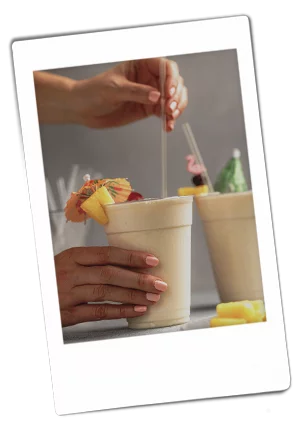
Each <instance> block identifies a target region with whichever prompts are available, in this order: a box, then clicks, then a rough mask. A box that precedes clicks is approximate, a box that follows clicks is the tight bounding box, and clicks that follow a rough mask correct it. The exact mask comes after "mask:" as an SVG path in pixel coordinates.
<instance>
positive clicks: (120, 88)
mask: <svg viewBox="0 0 300 434" xmlns="http://www.w3.org/2000/svg"><path fill="white" fill-rule="evenodd" d="M161 61H163V62H165V66H166V84H165V96H166V98H165V111H166V115H167V122H166V131H167V132H170V131H172V130H173V129H174V127H175V122H176V120H177V119H178V117H179V116H180V115H181V114H182V113H183V111H184V110H185V108H186V106H187V103H188V92H187V88H186V86H185V85H184V81H183V78H182V77H181V76H180V73H179V70H178V66H177V63H176V62H173V61H170V60H167V59H160V58H153V59H142V60H133V61H127V62H123V63H120V64H118V65H117V66H116V67H114V68H112V69H110V70H108V71H105V72H104V73H102V74H100V75H97V76H95V77H92V78H89V79H86V80H72V79H70V78H67V77H62V76H59V75H54V74H49V73H46V72H35V73H34V83H35V90H36V99H37V108H38V116H39V122H40V123H48V124H49V123H50V124H53V123H55V124H62V123H63V124H64V123H72V124H79V125H84V126H87V127H90V128H111V127H119V126H122V125H127V124H129V123H132V122H135V121H138V120H142V119H145V118H147V117H149V116H153V115H154V116H158V117H159V116H161V94H160V82H159V73H160V62H161Z"/></svg>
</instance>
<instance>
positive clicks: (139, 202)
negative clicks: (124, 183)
mask: <svg viewBox="0 0 300 434" xmlns="http://www.w3.org/2000/svg"><path fill="white" fill-rule="evenodd" d="M192 201H193V197H192V196H170V197H165V198H146V199H142V200H131V201H126V202H118V203H110V204H107V205H104V206H105V208H106V207H107V208H110V207H113V206H123V207H125V206H127V207H128V206H132V205H133V204H135V205H137V206H141V205H142V204H147V203H148V204H150V203H151V202H155V203H157V202H159V203H160V204H161V203H168V202H170V203H172V202H178V203H180V204H182V203H190V202H192Z"/></svg>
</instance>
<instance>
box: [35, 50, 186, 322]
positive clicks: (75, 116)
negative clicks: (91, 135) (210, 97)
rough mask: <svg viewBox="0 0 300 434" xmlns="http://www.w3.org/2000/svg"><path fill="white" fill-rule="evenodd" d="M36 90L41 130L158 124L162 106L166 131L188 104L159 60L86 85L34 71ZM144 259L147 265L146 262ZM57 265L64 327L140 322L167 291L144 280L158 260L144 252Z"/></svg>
mask: <svg viewBox="0 0 300 434" xmlns="http://www.w3.org/2000/svg"><path fill="white" fill-rule="evenodd" d="M160 62H165V71H166V81H165V89H164V93H165V99H164V101H162V97H161V94H160V80H159V76H160V64H161V63H160ZM34 85H35V92H36V101H37V110H38V117H39V122H40V123H41V124H77V125H83V126H86V127H89V128H98V129H101V128H112V127H120V126H123V125H127V124H130V123H132V122H136V121H138V120H142V119H145V118H147V117H150V116H157V117H160V116H161V105H162V104H164V109H165V113H166V125H165V129H166V131H167V132H170V131H172V130H173V129H174V127H175V123H176V120H177V119H178V117H179V116H180V115H181V114H182V113H183V111H184V110H185V108H186V106H187V103H188V92H187V88H186V86H185V85H184V81H183V78H182V77H181V76H180V73H179V70H178V66H177V64H176V63H175V62H173V61H170V60H167V59H160V58H153V59H142V60H133V61H127V62H123V63H120V64H118V65H117V66H116V67H114V68H111V69H110V70H108V71H105V72H104V73H102V74H99V75H97V76H95V77H92V78H89V79H85V80H73V79H70V78H68V77H63V76H60V75H55V74H50V73H47V72H41V71H37V72H34ZM149 258H151V260H150V261H151V264H149V263H146V260H148V261H149ZM54 260H55V269H56V278H57V286H58V295H59V304H60V310H61V321H62V326H63V327H66V326H71V325H75V324H78V323H82V322H88V321H99V320H104V319H105V320H108V319H119V318H132V317H136V316H141V315H144V314H145V312H146V311H147V308H148V306H150V305H153V304H155V303H157V302H159V299H160V294H161V293H162V292H163V291H165V290H166V289H167V284H166V283H165V282H162V280H161V279H159V278H157V277H154V276H151V275H149V274H147V270H149V269H151V268H153V267H155V266H157V265H158V263H159V260H158V259H157V258H155V257H154V256H153V255H150V254H147V253H145V252H135V251H127V250H122V249H118V248H111V247H81V248H72V249H68V250H65V251H64V252H62V253H60V254H58V255H56V256H55V258H54ZM158 282H160V283H158ZM89 302H101V304H97V305H93V304H92V305H91V304H88V303H89ZM109 302H117V303H119V304H117V305H116V304H115V305H114V304H110V303H109Z"/></svg>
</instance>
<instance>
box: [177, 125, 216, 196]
mask: <svg viewBox="0 0 300 434" xmlns="http://www.w3.org/2000/svg"><path fill="white" fill-rule="evenodd" d="M182 129H183V132H184V134H185V137H186V139H187V142H188V144H189V147H190V150H191V153H192V154H193V155H195V157H196V161H197V163H198V164H201V166H203V168H204V178H205V179H206V183H207V185H208V189H209V191H210V192H211V193H213V192H214V188H213V186H212V183H211V181H210V178H209V176H208V173H207V170H206V167H205V165H204V161H203V158H202V156H201V154H200V150H199V147H198V145H197V142H196V139H195V137H194V135H193V132H192V129H191V127H190V124H189V123H188V122H186V123H185V124H183V125H182Z"/></svg>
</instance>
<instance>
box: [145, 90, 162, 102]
mask: <svg viewBox="0 0 300 434" xmlns="http://www.w3.org/2000/svg"><path fill="white" fill-rule="evenodd" d="M159 97H160V93H159V92H157V91H155V90H153V91H151V92H150V93H149V96H148V98H149V101H151V102H157V101H158V100H159Z"/></svg>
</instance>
